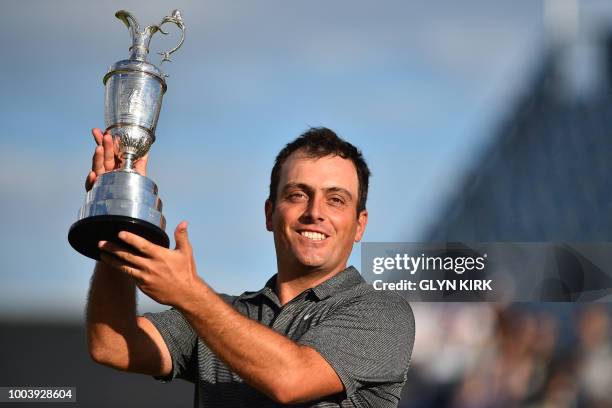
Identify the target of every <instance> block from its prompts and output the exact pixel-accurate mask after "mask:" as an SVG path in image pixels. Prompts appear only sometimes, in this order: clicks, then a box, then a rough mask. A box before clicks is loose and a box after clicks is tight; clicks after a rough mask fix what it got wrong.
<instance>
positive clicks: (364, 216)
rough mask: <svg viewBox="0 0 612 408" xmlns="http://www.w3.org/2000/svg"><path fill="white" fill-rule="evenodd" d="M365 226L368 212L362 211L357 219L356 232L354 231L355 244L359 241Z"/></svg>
mask: <svg viewBox="0 0 612 408" xmlns="http://www.w3.org/2000/svg"><path fill="white" fill-rule="evenodd" d="M366 225H368V210H363V211H361V212H360V213H359V216H358V217H357V231H355V242H359V241H361V237H363V233H364V232H365V229H366Z"/></svg>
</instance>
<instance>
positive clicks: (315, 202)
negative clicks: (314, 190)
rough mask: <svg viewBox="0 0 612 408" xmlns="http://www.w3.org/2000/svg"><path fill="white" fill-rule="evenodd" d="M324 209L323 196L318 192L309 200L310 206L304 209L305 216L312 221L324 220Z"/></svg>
mask: <svg viewBox="0 0 612 408" xmlns="http://www.w3.org/2000/svg"><path fill="white" fill-rule="evenodd" d="M324 211H325V210H324V203H323V198H322V197H320V196H319V195H318V194H314V195H313V196H312V197H310V200H308V206H307V207H306V210H305V211H304V214H303V217H304V218H306V219H308V220H310V222H318V221H323V220H324V219H325V215H324Z"/></svg>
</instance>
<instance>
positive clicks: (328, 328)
mask: <svg viewBox="0 0 612 408" xmlns="http://www.w3.org/2000/svg"><path fill="white" fill-rule="evenodd" d="M275 282H276V275H274V276H273V277H272V278H270V280H268V282H267V283H266V286H264V288H263V289H261V290H260V291H258V292H245V293H243V294H242V295H240V296H228V295H221V296H222V297H223V298H224V299H225V300H226V301H227V302H228V303H230V304H231V305H232V306H233V307H234V308H235V309H236V310H237V311H238V312H240V313H242V314H243V315H245V316H247V317H249V318H251V319H253V320H256V321H258V322H260V323H261V324H264V325H266V326H268V327H270V328H271V329H273V330H275V331H277V332H278V333H280V334H282V335H284V336H286V337H288V338H290V339H291V340H293V341H295V342H296V343H298V344H302V345H306V346H309V347H312V348H314V349H315V350H317V351H318V352H319V353H320V354H321V355H322V356H323V358H325V359H326V360H327V362H329V364H330V365H331V366H332V367H333V368H334V370H335V371H336V373H337V374H338V376H339V377H340V379H341V380H342V383H343V384H344V388H345V392H343V393H340V394H336V395H332V396H327V397H325V398H323V399H321V400H317V401H311V402H309V403H307V404H302V405H300V406H304V407H396V406H397V404H398V401H399V398H400V392H401V390H402V387H403V385H404V383H405V382H406V372H407V371H408V363H409V361H410V355H411V353H412V346H413V343H414V316H413V314H412V309H411V307H410V305H409V304H408V302H407V301H406V300H405V299H404V298H402V297H401V296H400V295H398V294H396V293H394V292H384V291H376V290H374V289H373V288H372V286H371V285H369V284H368V283H366V282H365V281H364V280H363V278H362V277H361V275H360V274H359V272H358V271H357V270H356V269H355V268H353V267H352V266H351V267H348V268H347V269H345V270H344V271H342V272H340V273H339V274H337V275H335V276H333V277H332V278H330V279H328V280H326V281H325V282H323V283H321V284H319V285H318V286H315V287H314V288H311V289H307V290H305V291H304V292H302V293H301V294H300V295H298V296H297V297H295V298H294V299H292V300H291V301H290V302H288V303H287V304H285V305H284V306H281V305H280V302H279V300H278V296H277V295H276V293H275V289H274V288H275ZM145 317H146V318H147V319H149V320H150V321H151V322H152V323H153V324H154V325H155V327H157V329H158V330H159V332H160V333H161V335H162V337H163V338H164V340H165V342H166V345H167V346H168V349H169V350H170V355H171V356H172V373H171V374H170V375H169V376H168V377H165V378H157V379H159V380H161V381H170V380H172V379H174V378H176V377H178V378H182V379H185V380H187V381H190V382H193V383H194V384H195V403H194V406H195V407H276V406H279V404H277V403H275V402H274V401H272V400H270V399H269V398H268V397H266V396H265V395H264V394H262V393H260V392H259V391H257V390H256V389H254V388H252V387H250V386H249V385H248V384H246V383H245V382H244V381H243V380H242V378H240V377H239V376H238V375H236V374H235V373H233V372H232V371H231V370H230V369H229V368H228V367H227V366H226V365H225V364H224V363H223V362H222V361H221V360H219V358H217V356H215V354H213V353H212V351H210V349H209V348H208V347H207V346H206V344H205V343H204V342H203V341H202V340H201V339H199V338H198V336H197V334H196V333H195V331H194V330H193V329H192V328H191V326H190V325H189V323H188V322H187V320H186V319H185V318H184V317H183V316H182V314H181V313H179V312H178V311H177V310H175V309H170V310H166V311H164V312H160V313H147V314H145ZM312 375H317V373H312Z"/></svg>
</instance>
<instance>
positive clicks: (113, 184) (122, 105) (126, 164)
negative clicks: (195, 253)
mask: <svg viewBox="0 0 612 408" xmlns="http://www.w3.org/2000/svg"><path fill="white" fill-rule="evenodd" d="M115 16H116V17H117V18H118V19H120V20H121V21H123V22H124V23H125V25H126V26H127V27H128V29H129V30H130V34H131V36H132V46H131V47H130V52H131V53H130V58H129V59H126V60H122V61H119V62H116V63H115V64H113V65H112V66H111V67H110V69H109V71H108V73H107V74H106V75H105V76H104V81H103V82H104V85H105V97H104V121H105V126H106V131H108V132H110V134H111V135H112V137H113V143H114V148H115V153H116V154H117V157H118V158H119V159H120V161H121V166H120V168H119V169H117V170H114V171H111V172H108V173H105V174H103V175H101V176H99V177H98V179H97V180H96V183H95V184H94V186H93V188H92V189H91V190H90V191H89V192H88V193H87V195H86V197H85V204H84V205H83V207H81V209H80V210H79V215H78V221H77V222H75V223H74V224H72V226H71V227H70V232H69V233H68V241H69V242H70V244H71V245H72V246H73V248H74V249H76V250H77V251H79V252H80V253H81V254H83V255H85V256H88V257H90V258H94V259H99V250H98V246H97V245H98V242H99V241H100V240H108V241H115V242H117V234H118V233H119V231H130V232H133V233H135V234H138V235H140V236H142V237H144V238H146V239H148V240H149V241H151V242H154V243H156V244H158V245H163V246H165V247H168V246H169V239H168V235H167V234H166V233H165V231H164V229H165V224H166V220H165V218H164V216H163V215H162V213H161V210H162V202H161V200H160V198H159V197H158V196H157V186H156V184H155V183H154V182H153V181H152V180H150V179H148V178H147V177H144V176H141V175H140V174H138V173H137V172H136V171H135V170H134V162H135V161H137V160H138V159H140V158H141V157H143V156H144V155H146V154H147V152H148V151H149V148H150V147H151V145H152V144H153V142H154V141H155V127H156V125H157V119H158V117H159V112H160V109H161V104H162V97H163V94H164V93H165V92H166V81H165V77H166V75H164V74H163V73H162V71H161V70H160V69H159V68H158V67H156V66H155V65H153V64H151V63H149V62H147V54H148V53H149V42H150V41H151V37H152V36H153V34H155V33H156V32H158V31H159V32H160V33H162V34H167V32H165V31H164V30H162V28H161V26H162V25H163V24H166V23H174V24H176V25H177V26H178V27H179V29H180V30H181V38H180V41H179V43H178V45H177V46H176V47H174V48H173V49H171V50H169V51H165V52H160V53H159V54H160V55H161V56H162V61H161V62H162V63H163V62H164V61H170V54H172V53H173V52H175V51H176V50H178V49H179V48H180V46H181V45H183V41H184V39H185V25H184V24H183V20H182V19H181V14H180V12H179V11H178V10H174V11H173V12H172V15H170V16H166V17H164V18H163V19H162V20H161V22H160V23H159V24H154V25H149V26H147V27H145V29H144V30H142V31H141V30H140V26H139V25H138V22H137V21H136V19H135V18H134V16H132V15H131V14H130V13H128V12H127V11H124V10H120V11H118V12H117V13H116V14H115Z"/></svg>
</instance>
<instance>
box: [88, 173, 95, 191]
mask: <svg viewBox="0 0 612 408" xmlns="http://www.w3.org/2000/svg"><path fill="white" fill-rule="evenodd" d="M96 178H97V177H96V173H95V172H94V171H93V170H92V171H90V172H89V174H88V175H87V177H86V178H85V191H89V190H91V188H92V187H93V185H94V183H95V182H96Z"/></svg>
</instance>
